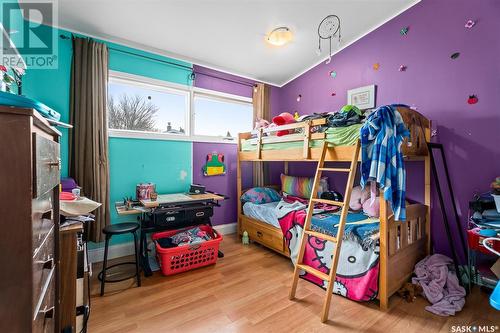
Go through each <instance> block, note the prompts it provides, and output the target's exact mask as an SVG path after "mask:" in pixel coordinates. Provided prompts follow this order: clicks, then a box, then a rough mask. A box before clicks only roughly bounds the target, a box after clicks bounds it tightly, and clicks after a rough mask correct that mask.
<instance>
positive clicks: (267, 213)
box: [243, 201, 280, 228]
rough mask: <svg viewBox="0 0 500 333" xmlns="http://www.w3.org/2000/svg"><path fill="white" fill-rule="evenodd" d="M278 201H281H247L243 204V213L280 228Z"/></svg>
mask: <svg viewBox="0 0 500 333" xmlns="http://www.w3.org/2000/svg"><path fill="white" fill-rule="evenodd" d="M278 203H279V201H275V202H269V203H265V204H254V203H252V202H245V204H244V205H243V214H245V216H248V217H251V218H254V219H256V220H259V221H261V222H264V223H267V224H270V225H272V226H273V227H276V228H279V227H280V223H279V221H278V216H277V215H276V206H278Z"/></svg>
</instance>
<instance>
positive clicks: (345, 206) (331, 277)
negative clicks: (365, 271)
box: [290, 141, 360, 322]
mask: <svg viewBox="0 0 500 333" xmlns="http://www.w3.org/2000/svg"><path fill="white" fill-rule="evenodd" d="M359 150H360V142H359V141H358V142H357V143H356V146H355V148H354V154H353V156H352V160H351V166H350V168H348V169H347V168H325V167H324V164H325V156H326V152H327V151H328V144H327V143H324V144H323V148H322V151H321V156H320V158H319V160H318V167H317V169H316V175H315V177H314V184H313V189H312V194H311V198H310V200H309V206H308V208H307V216H306V220H305V222H304V232H303V234H302V240H301V243H300V249H299V253H298V257H297V264H296V265H295V270H294V272H293V282H292V288H291V290H290V299H293V298H295V291H296V290H297V283H298V280H299V273H300V271H301V270H304V271H306V272H307V273H310V274H312V275H314V276H316V277H318V278H320V279H322V280H323V281H326V282H328V287H327V288H326V295H325V300H324V303H323V310H322V313H321V321H322V322H326V321H327V319H328V312H329V310H330V302H331V299H332V292H333V285H334V281H335V275H336V273H337V264H338V261H339V255H340V247H341V245H342V236H343V235H344V227H345V223H346V218H347V212H348V210H349V201H350V199H351V192H352V186H353V184H354V178H355V177H356V168H357V165H358V158H359ZM323 171H327V172H348V173H349V176H348V179H347V186H346V191H345V195H344V201H343V202H340V201H332V200H324V199H319V198H317V192H318V186H319V182H320V179H321V174H322V172H323ZM318 202H319V203H326V204H330V205H335V206H340V207H341V208H342V211H341V214H340V221H339V227H338V231H337V236H336V237H333V236H330V235H326V234H323V233H320V232H316V231H313V230H311V220H312V215H313V210H314V203H318ZM309 236H313V237H317V238H320V239H324V240H327V241H330V242H334V243H336V246H335V249H334V250H333V257H332V267H331V268H330V273H329V274H325V273H323V272H320V271H318V270H317V269H315V268H313V267H310V266H308V265H305V264H304V263H303V259H304V251H305V248H306V243H307V241H308V237H309Z"/></svg>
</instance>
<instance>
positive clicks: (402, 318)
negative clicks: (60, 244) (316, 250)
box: [89, 235, 500, 333]
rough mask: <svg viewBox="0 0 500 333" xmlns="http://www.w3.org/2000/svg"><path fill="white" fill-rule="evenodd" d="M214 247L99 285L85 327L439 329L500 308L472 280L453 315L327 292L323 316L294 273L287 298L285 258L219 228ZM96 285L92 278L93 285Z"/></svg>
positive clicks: (489, 316) (317, 292) (314, 295)
mask: <svg viewBox="0 0 500 333" xmlns="http://www.w3.org/2000/svg"><path fill="white" fill-rule="evenodd" d="M221 248H222V250H223V251H224V253H225V257H224V258H222V259H219V260H218V262H217V264H216V265H212V266H210V267H205V268H201V269H197V270H193V271H190V272H187V273H183V274H179V275H175V276H171V277H165V276H162V275H160V273H156V274H154V276H153V277H150V278H143V279H142V286H141V287H140V288H137V287H135V280H128V281H124V282H121V283H115V284H108V285H106V294H105V296H103V297H99V296H93V297H92V300H91V301H92V310H91V316H90V322H89V332H90V333H98V332H183V333H186V332H259V333H260V332H375V333H376V332H380V333H388V332H405V333H411V332H443V333H444V332H452V329H451V328H452V325H493V326H495V325H500V312H498V311H495V310H494V309H492V308H491V307H490V306H489V303H488V295H487V294H485V293H483V292H481V291H480V290H479V289H478V288H475V289H474V291H473V293H472V294H471V295H469V296H468V297H467V303H466V305H465V307H464V309H463V310H462V312H460V313H459V314H458V315H457V316H455V317H439V316H436V315H433V314H431V313H429V312H427V311H425V309H424V307H425V306H426V305H427V304H428V303H427V301H425V300H424V299H423V298H421V297H419V298H418V299H417V301H415V302H414V303H406V302H404V301H403V300H401V299H400V298H399V297H398V296H393V298H392V299H391V309H390V310H389V311H387V312H382V311H380V310H379V309H378V304H377V303H376V302H370V303H356V302H353V301H350V300H347V299H345V298H343V297H340V296H337V295H334V296H333V298H332V306H331V309H330V320H329V321H328V322H327V323H326V324H322V323H321V322H320V311H321V307H322V302H323V299H324V291H323V289H320V288H319V287H317V286H315V285H313V284H311V283H309V282H306V281H304V280H300V281H299V286H298V288H297V300H296V301H290V300H288V292H289V290H290V285H291V282H292V273H293V269H292V264H291V262H290V260H289V259H287V258H285V257H282V256H280V255H278V254H276V253H274V252H272V251H270V250H267V249H265V248H263V247H260V246H258V245H256V244H251V245H249V246H243V245H241V243H239V242H237V239H236V236H233V235H229V236H225V238H224V241H223V243H222V246H221ZM99 270H100V267H95V268H94V272H98V271H99ZM96 275H97V274H94V276H96ZM98 289H99V286H98V281H96V280H94V281H93V283H92V293H93V294H95V295H98ZM496 331H497V332H500V331H499V329H498V328H497V329H496ZM490 332H491V331H490Z"/></svg>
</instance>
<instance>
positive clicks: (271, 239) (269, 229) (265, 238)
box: [241, 217, 285, 253]
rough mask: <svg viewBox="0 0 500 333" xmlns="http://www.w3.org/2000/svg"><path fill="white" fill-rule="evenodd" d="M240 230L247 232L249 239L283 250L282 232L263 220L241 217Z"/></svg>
mask: <svg viewBox="0 0 500 333" xmlns="http://www.w3.org/2000/svg"><path fill="white" fill-rule="evenodd" d="M241 230H242V231H246V232H248V236H249V237H250V239H251V240H253V241H256V242H258V243H260V244H262V245H264V246H267V247H269V248H271V249H274V250H276V251H279V252H282V253H283V252H285V244H284V241H283V233H282V232H281V230H280V229H278V228H275V227H273V226H268V225H266V224H265V223H263V222H259V221H256V220H253V219H248V218H245V217H243V218H242V221H241Z"/></svg>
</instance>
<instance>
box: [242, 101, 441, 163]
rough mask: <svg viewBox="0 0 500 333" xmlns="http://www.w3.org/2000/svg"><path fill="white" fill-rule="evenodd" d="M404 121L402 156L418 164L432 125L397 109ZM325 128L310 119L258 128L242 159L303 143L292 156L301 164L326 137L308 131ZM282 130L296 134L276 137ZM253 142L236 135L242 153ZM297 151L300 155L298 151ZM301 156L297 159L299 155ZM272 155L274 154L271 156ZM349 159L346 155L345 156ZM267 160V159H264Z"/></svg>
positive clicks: (247, 135) (248, 136) (414, 113)
mask: <svg viewBox="0 0 500 333" xmlns="http://www.w3.org/2000/svg"><path fill="white" fill-rule="evenodd" d="M397 109H398V111H399V113H400V114H401V117H402V118H403V121H404V122H405V124H406V127H407V128H408V130H409V132H410V137H409V138H408V139H405V142H404V143H403V146H402V150H403V155H405V156H406V157H408V158H409V159H411V158H412V157H416V159H417V160H419V159H420V158H421V157H423V156H426V155H427V145H426V142H428V141H430V137H431V130H430V127H431V123H430V121H429V119H427V118H425V117H424V116H423V115H421V114H420V113H418V112H417V111H415V110H412V109H410V108H406V107H398V108H397ZM325 124H326V119H325V118H321V119H313V120H307V121H302V122H298V123H294V124H288V125H282V126H275V127H268V128H260V129H259V130H258V131H257V142H256V148H257V149H256V150H255V151H252V153H251V154H248V155H246V157H245V159H248V158H251V159H252V160H262V146H263V145H264V144H272V143H283V142H300V141H303V142H304V143H303V146H302V149H301V150H302V151H301V154H300V150H299V149H295V152H293V153H292V155H293V156H294V157H296V158H300V157H301V158H302V159H304V160H309V159H311V158H313V157H314V156H311V155H314V154H312V152H311V148H310V144H311V141H313V140H322V139H325V138H326V134H325V133H324V132H323V133H311V128H313V127H314V126H321V125H325ZM285 130H295V132H297V133H292V134H287V135H283V136H277V135H275V134H276V133H277V132H279V131H285ZM251 138H252V133H251V132H246V133H240V134H239V135H238V147H239V149H238V151H239V152H241V140H248V139H251ZM342 148H345V149H347V147H341V148H339V149H338V150H339V153H338V155H339V157H343V156H344V154H343V153H341V151H342ZM297 150H299V151H297ZM246 153H249V152H246ZM298 154H300V157H299V155H298ZM273 155H274V154H273ZM348 155H349V154H348ZM266 157H269V156H266ZM331 157H334V156H329V157H327V160H331V159H335V158H331Z"/></svg>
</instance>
